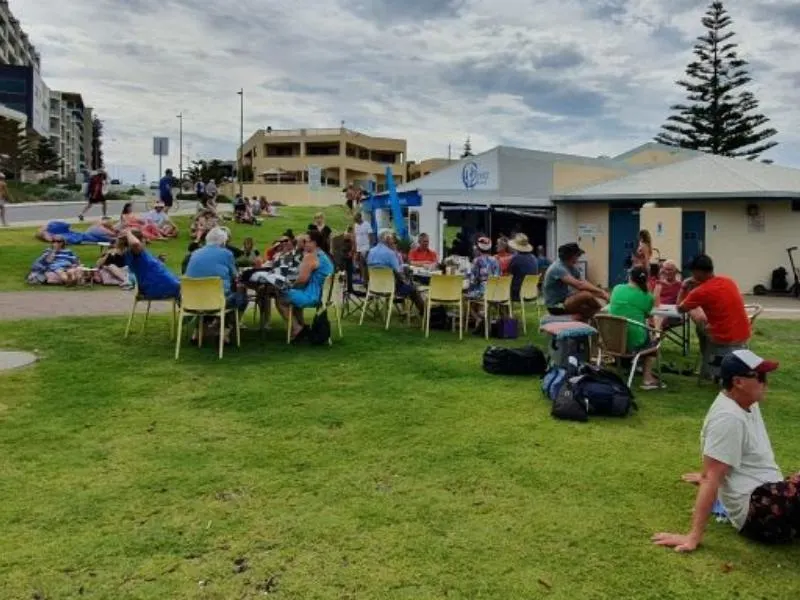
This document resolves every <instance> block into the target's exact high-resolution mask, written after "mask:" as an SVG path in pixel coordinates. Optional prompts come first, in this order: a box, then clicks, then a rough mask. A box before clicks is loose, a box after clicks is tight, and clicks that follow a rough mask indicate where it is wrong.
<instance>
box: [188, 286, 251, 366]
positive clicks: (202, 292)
mask: <svg viewBox="0 0 800 600" xmlns="http://www.w3.org/2000/svg"><path fill="white" fill-rule="evenodd" d="M225 304H226V303H225V288H224V287H223V285H222V279H221V278H220V277H196V278H194V277H181V310H180V314H179V315H178V335H177V338H178V339H177V341H176V342H175V360H178V357H179V356H180V351H181V331H182V329H183V319H184V318H185V317H200V319H198V336H197V345H198V346H202V345H203V319H202V317H205V316H215V317H219V357H220V358H222V351H223V349H224V348H225V313H228V312H232V313H233V315H234V325H235V327H236V345H237V346H241V345H242V340H241V333H240V331H239V311H238V310H237V309H230V310H229V309H226V307H225Z"/></svg>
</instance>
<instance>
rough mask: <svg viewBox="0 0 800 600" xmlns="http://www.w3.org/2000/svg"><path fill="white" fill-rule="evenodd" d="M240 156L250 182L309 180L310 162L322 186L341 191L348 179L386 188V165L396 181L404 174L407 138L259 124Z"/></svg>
mask: <svg viewBox="0 0 800 600" xmlns="http://www.w3.org/2000/svg"><path fill="white" fill-rule="evenodd" d="M243 161H244V164H245V165H249V166H251V167H252V170H253V181H254V182H256V183H263V184H267V185H270V184H274V185H291V184H302V183H306V184H307V183H308V169H309V167H310V166H315V167H319V168H320V169H321V173H322V182H321V184H322V187H329V188H334V189H339V190H341V188H342V187H344V186H346V185H347V184H348V183H349V182H361V183H363V184H366V182H367V181H374V182H375V183H376V185H377V187H378V189H379V190H383V189H385V187H386V167H387V166H391V167H392V173H393V175H394V179H395V182H396V183H397V184H398V185H400V184H401V183H404V182H405V178H406V166H405V164H406V140H401V139H395V138H384V137H373V136H370V135H366V134H363V133H359V132H357V131H353V130H351V129H346V128H344V127H340V128H336V129H272V128H269V127H268V128H267V129H260V130H258V131H257V132H255V133H254V134H253V135H252V136H250V138H249V139H248V140H247V141H246V142H245V143H244V146H243Z"/></svg>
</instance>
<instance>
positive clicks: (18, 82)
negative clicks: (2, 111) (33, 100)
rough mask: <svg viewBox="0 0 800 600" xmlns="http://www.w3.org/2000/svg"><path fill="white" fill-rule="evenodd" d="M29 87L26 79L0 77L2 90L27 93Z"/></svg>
mask: <svg viewBox="0 0 800 600" xmlns="http://www.w3.org/2000/svg"><path fill="white" fill-rule="evenodd" d="M27 89H28V88H27V86H26V85H25V80H24V79H0V92H7V93H9V94H25V93H26V92H27Z"/></svg>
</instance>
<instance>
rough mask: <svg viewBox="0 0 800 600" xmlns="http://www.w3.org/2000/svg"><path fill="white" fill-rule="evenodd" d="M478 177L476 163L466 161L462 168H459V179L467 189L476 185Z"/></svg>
mask: <svg viewBox="0 0 800 600" xmlns="http://www.w3.org/2000/svg"><path fill="white" fill-rule="evenodd" d="M479 178H480V172H479V170H478V165H477V163H474V162H468V163H467V164H465V165H464V168H463V169H461V181H463V182H464V187H465V188H467V189H468V190H471V189H472V188H474V187H475V186H476V185H478V179H479Z"/></svg>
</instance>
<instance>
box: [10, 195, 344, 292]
mask: <svg viewBox="0 0 800 600" xmlns="http://www.w3.org/2000/svg"><path fill="white" fill-rule="evenodd" d="M280 210H281V216H280V217H278V218H274V219H265V220H264V223H263V225H261V226H260V227H254V226H250V225H237V224H235V223H233V222H230V223H229V224H228V225H229V227H230V228H231V231H232V233H233V242H234V244H237V245H241V243H242V240H243V239H244V238H245V237H248V236H249V237H252V238H253V240H254V241H255V243H256V248H258V249H259V251H262V250H263V248H264V246H265V245H266V244H269V243H271V242H273V241H274V240H275V239H276V238H277V237H279V236H280V235H281V234H282V233H283V232H284V231H285V230H286V229H292V230H293V231H294V232H295V234H297V233H301V232H303V231H305V230H306V228H307V227H308V224H309V223H310V222H311V220H312V217H313V215H314V213H316V212H317V211H319V210H323V211H324V212H325V215H326V217H327V222H328V224H329V225H330V226H331V228H332V229H334V231H344V228H345V227H346V226H347V225H348V224H349V223H350V218H349V216H348V215H347V213H346V211H345V210H344V208H343V207H340V206H330V207H327V208H325V209H319V208H314V207H281V209H280ZM176 221H177V223H178V225H179V227H180V229H181V235H180V237H179V238H178V239H176V240H170V241H166V242H153V243H152V244H151V245H150V250H151V252H153V253H154V254H161V253H163V254H166V256H167V264H168V265H169V266H170V267H171V268H172V269H173V270H174V271H175V272H179V271H180V264H181V260H183V256H184V254H185V253H186V247H187V246H188V244H189V219H188V217H178V218H177V219H176ZM89 225H90V223H86V224H82V225H75V226H73V228H74V229H75V230H76V231H83V230H85V229H87V228H88V227H89ZM35 233H36V229H35V228H22V229H3V230H0V291H15V290H25V289H36V290H41V289H53V288H47V286H34V287H31V286H29V285H27V284H26V283H25V276H26V275H27V273H28V271H29V270H30V266H31V264H32V263H33V261H34V260H36V259H37V258H38V257H39V255H40V254H41V252H42V250H43V249H44V248H45V247H46V244H44V243H43V242H40V241H38V240H36V239H34V237H33V236H34V234H35ZM70 248H71V249H72V250H74V251H75V252H76V253H77V254H78V256H80V257H81V260H83V261H84V263H85V264H94V262H95V261H96V260H97V258H98V256H99V252H98V249H97V246H71V247H70ZM55 289H56V290H59V291H62V292H63V289H62V288H55Z"/></svg>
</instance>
